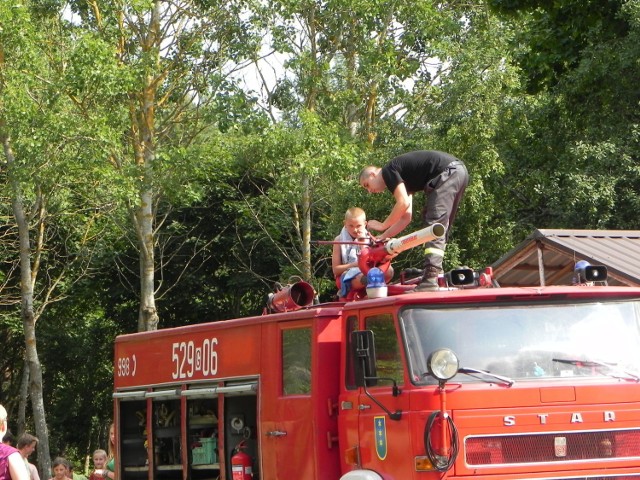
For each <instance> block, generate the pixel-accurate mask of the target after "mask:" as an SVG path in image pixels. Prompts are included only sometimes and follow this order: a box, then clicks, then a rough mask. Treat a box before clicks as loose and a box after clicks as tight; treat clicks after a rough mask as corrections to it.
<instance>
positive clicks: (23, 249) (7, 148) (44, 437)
mask: <svg viewBox="0 0 640 480" xmlns="http://www.w3.org/2000/svg"><path fill="white" fill-rule="evenodd" d="M0 139H1V140H2V146H3V149H4V154H5V157H6V159H7V165H8V172H9V173H8V175H9V182H10V184H11V187H12V195H11V197H12V200H11V203H12V208H13V215H14V217H15V219H16V224H17V226H18V236H19V242H20V295H21V298H22V307H21V315H22V325H23V328H24V341H25V353H26V361H27V363H28V365H29V380H30V381H29V393H30V395H31V409H32V411H33V419H34V422H35V428H36V436H37V437H38V439H39V440H40V441H39V443H38V464H39V465H40V471H41V472H42V473H46V474H47V476H48V472H50V471H51V457H50V455H49V432H48V429H47V422H46V417H45V411H44V399H43V395H42V368H41V365H40V359H39V358H38V349H37V345H36V320H37V319H36V316H35V311H34V308H33V288H34V284H35V274H34V272H33V271H32V268H31V258H32V257H31V255H32V252H31V246H30V235H29V219H28V217H27V215H26V214H25V209H24V202H23V198H22V189H21V187H20V184H19V183H18V181H17V180H16V179H15V178H13V175H12V173H11V172H12V165H14V164H15V158H14V156H13V151H12V150H11V143H10V140H9V135H8V134H7V132H6V130H5V123H4V121H2V120H0ZM45 478H46V477H45Z"/></svg>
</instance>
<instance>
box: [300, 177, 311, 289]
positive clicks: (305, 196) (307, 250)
mask: <svg viewBox="0 0 640 480" xmlns="http://www.w3.org/2000/svg"><path fill="white" fill-rule="evenodd" d="M311 197H312V194H311V186H310V182H309V175H307V174H306V173H304V174H303V176H302V274H303V277H304V280H305V281H307V282H311V280H312V278H311V274H312V272H311Z"/></svg>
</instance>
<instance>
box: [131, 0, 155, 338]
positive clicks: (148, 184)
mask: <svg viewBox="0 0 640 480" xmlns="http://www.w3.org/2000/svg"><path fill="white" fill-rule="evenodd" d="M160 3H161V2H159V1H158V0H156V2H155V4H154V8H153V11H152V14H151V18H150V20H149V32H148V35H146V36H145V37H144V44H143V45H142V48H143V50H144V51H145V52H152V51H154V49H155V52H156V54H155V55H156V63H157V62H159V57H158V53H157V52H159V43H160V23H159V22H160V20H159V18H160V7H161V5H160ZM157 80H158V79H157V78H155V77H154V75H153V74H152V73H150V74H148V75H147V78H146V82H145V85H144V87H143V90H142V92H141V99H140V100H141V101H140V111H139V113H138V115H137V116H136V118H135V119H132V121H137V123H138V125H137V131H138V132H139V137H138V138H137V139H135V140H134V141H138V142H139V147H138V148H137V149H136V150H137V151H138V152H139V158H138V166H139V167H140V168H141V169H142V178H143V183H142V187H141V191H140V205H139V206H138V208H137V209H136V214H135V222H136V228H137V231H138V241H139V246H140V310H139V312H138V330H139V331H146V330H156V329H157V328H158V323H159V320H160V318H159V316H158V311H157V309H156V300H155V255H154V248H155V235H154V230H153V227H154V211H153V201H154V191H153V183H154V175H155V172H154V164H155V157H156V151H155V105H156V92H157V87H156V85H157ZM140 161H141V162H142V163H140Z"/></svg>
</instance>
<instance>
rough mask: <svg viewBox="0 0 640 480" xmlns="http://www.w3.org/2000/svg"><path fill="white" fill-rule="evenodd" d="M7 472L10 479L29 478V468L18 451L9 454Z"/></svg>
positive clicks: (27, 479) (22, 479) (20, 479)
mask: <svg viewBox="0 0 640 480" xmlns="http://www.w3.org/2000/svg"><path fill="white" fill-rule="evenodd" d="M9 473H10V474H11V480H29V470H27V465H26V464H25V463H24V458H22V455H20V453H18V452H15V453H12V454H11V455H9Z"/></svg>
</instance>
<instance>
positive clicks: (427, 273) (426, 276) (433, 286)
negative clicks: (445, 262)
mask: <svg viewBox="0 0 640 480" xmlns="http://www.w3.org/2000/svg"><path fill="white" fill-rule="evenodd" d="M439 274H440V269H439V268H438V267H433V266H429V267H425V269H424V273H423V274H422V280H421V281H420V283H419V284H418V286H417V287H416V289H415V290H414V291H415V292H437V291H438V290H439V289H440V285H439V284H438V275H439Z"/></svg>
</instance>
